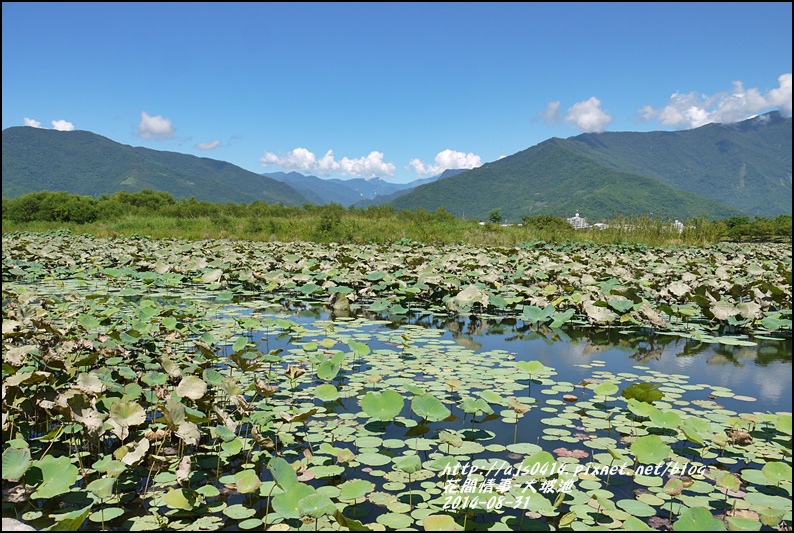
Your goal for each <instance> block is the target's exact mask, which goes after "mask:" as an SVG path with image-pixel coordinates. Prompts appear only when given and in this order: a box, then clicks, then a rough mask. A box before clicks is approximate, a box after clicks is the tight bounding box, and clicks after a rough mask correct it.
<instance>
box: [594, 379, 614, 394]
mask: <svg viewBox="0 0 794 533" xmlns="http://www.w3.org/2000/svg"><path fill="white" fill-rule="evenodd" d="M618 390H620V389H619V388H618V386H617V385H615V384H614V383H612V382H611V381H605V382H603V383H600V384H598V385H596V386H595V387H593V394H597V395H598V396H612V395H613V394H615V393H616V392H618Z"/></svg>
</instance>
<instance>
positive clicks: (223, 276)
mask: <svg viewBox="0 0 794 533" xmlns="http://www.w3.org/2000/svg"><path fill="white" fill-rule="evenodd" d="M98 244H101V245H102V246H99V247H98ZM301 247H302V248H301V250H299V251H300V252H301V253H302V254H304V255H308V256H313V257H318V258H322V257H324V256H322V255H321V254H320V252H321V251H320V250H314V249H312V248H310V247H309V246H308V245H301ZM3 248H4V251H3V254H4V255H3V261H4V268H3V273H4V274H3V275H4V283H3V385H4V395H3V405H4V412H3V437H4V448H3V478H4V481H3V489H4V492H3V494H4V496H3V513H4V516H13V517H16V518H20V519H23V520H25V521H26V522H29V523H31V524H32V525H34V526H36V527H37V528H39V529H44V528H49V527H52V526H57V527H61V528H71V529H78V528H79V529H83V530H99V529H112V530H145V529H155V530H157V529H176V530H178V529H188V530H217V529H229V530H237V529H243V530H245V529H264V528H267V529H270V530H293V529H304V530H339V529H343V530H344V529H349V530H362V528H368V529H371V530H384V529H386V530H403V529H419V530H421V529H425V530H456V529H457V530H462V529H467V530H473V529H474V530H513V531H518V530H527V529H530V530H531V529H542V530H550V529H572V530H585V529H593V528H598V527H606V528H610V529H647V528H654V529H660V530H664V529H675V530H682V529H687V528H689V529H699V530H709V529H715V528H720V527H721V528H727V527H730V528H732V529H783V528H785V527H789V526H790V524H791V518H792V517H791V509H792V504H791V495H792V484H791V446H792V437H791V435H792V429H791V410H792V400H791V395H790V391H791V387H792V383H791V381H792V379H791V377H792V369H791V353H792V345H791V332H790V314H791V313H790V287H788V288H787V287H786V283H789V284H790V273H789V274H788V276H789V277H788V278H786V270H785V268H783V267H778V266H775V265H778V263H776V262H775V261H777V257H778V256H777V255H772V252H774V253H775V254H777V253H778V252H779V250H777V249H775V250H772V251H769V250H761V252H763V253H767V254H769V255H768V256H763V257H761V258H760V259H753V260H752V263H751V264H752V265H754V266H753V268H752V269H748V270H747V272H746V273H744V274H742V276H744V277H739V278H736V280H735V282H734V283H733V284H731V283H728V282H727V281H719V282H717V281H709V282H708V283H706V282H704V283H703V284H702V285H698V282H697V280H696V279H693V278H691V277H690V278H686V280H685V281H686V283H684V282H677V283H679V285H678V286H676V287H677V288H676V291H677V292H680V294H681V300H675V298H674V297H673V296H674V294H673V292H671V291H667V289H665V288H664V286H663V284H664V280H665V279H667V280H668V281H669V278H665V277H664V276H667V274H665V272H668V271H669V268H668V269H667V270H665V269H663V268H662V267H661V266H659V265H657V266H655V267H654V271H655V272H656V273H657V274H655V275H659V276H662V277H661V278H659V279H658V280H657V279H651V278H650V277H643V278H640V277H638V278H637V280H636V281H637V283H636V284H635V285H636V288H632V289H630V290H628V289H626V288H625V287H623V286H622V285H620V284H621V283H624V284H626V285H628V284H629V281H627V280H628V279H629V278H625V279H624V280H623V281H620V280H618V279H617V278H612V277H610V276H611V275H612V274H614V272H607V273H604V274H603V276H601V278H603V279H601V278H599V279H595V278H594V277H593V276H590V275H589V274H581V275H580V274H576V275H577V276H580V277H581V279H582V283H581V284H579V285H575V286H574V285H571V287H574V289H573V290H572V292H570V293H568V292H566V291H568V289H567V288H565V286H563V285H562V284H560V286H558V285H557V284H550V283H546V282H545V281H543V283H546V284H545V285H541V284H540V283H537V284H534V282H533V283H530V282H525V283H524V285H522V286H521V287H524V288H526V290H527V291H528V292H532V291H536V290H537V291H538V292H537V293H534V292H533V294H532V295H529V296H527V295H526V294H525V295H523V296H522V295H521V294H519V292H518V290H519V289H516V287H519V286H518V285H515V284H514V285H510V286H509V287H510V288H509V290H504V287H507V285H506V284H503V283H502V282H500V280H499V279H497V278H498V276H496V275H494V274H493V269H492V265H493V259H489V256H488V255H487V254H485V253H484V252H479V251H478V252H476V253H475V254H474V255H467V256H466V257H469V259H468V260H467V261H468V262H467V263H465V265H464V266H462V267H461V269H460V270H459V273H458V274H456V276H457V277H458V278H462V277H464V276H470V277H474V276H475V274H476V276H480V275H481V276H482V278H479V279H482V280H485V281H482V282H478V283H480V284H479V285H477V284H474V283H472V284H470V285H465V284H461V283H460V282H459V281H455V283H448V282H449V280H448V279H444V280H441V279H439V280H436V281H433V280H431V275H430V274H428V275H425V274H423V273H422V272H425V271H420V274H421V276H424V277H422V278H421V281H416V280H414V279H413V278H411V276H412V275H413V274H410V273H405V271H403V270H400V271H396V270H393V271H388V272H387V270H388V269H387V268H386V266H384V265H381V264H379V267H378V268H380V269H381V270H376V271H369V273H367V272H368V271H367V270H366V268H364V267H354V265H353V264H352V262H353V261H354V259H356V258H354V257H353V255H354V253H355V254H359V255H361V256H363V257H365V258H367V260H371V256H369V255H367V254H368V252H367V250H366V249H365V248H363V247H362V248H361V249H360V250H341V249H336V251H335V253H338V254H339V257H338V258H337V259H338V260H339V262H338V263H337V266H338V265H344V266H345V267H349V269H350V270H349V272H348V273H347V274H345V276H347V277H344V276H341V275H340V274H339V271H341V267H340V268H337V267H336V266H333V268H332V265H330V264H329V265H327V267H328V268H329V270H323V269H324V268H326V266H321V265H323V263H322V262H321V261H322V259H318V260H317V261H308V262H303V259H301V257H302V256H301V255H300V254H298V253H295V254H290V255H289V257H287V256H284V257H281V256H279V259H278V260H279V261H286V262H288V263H289V264H290V265H293V266H294V267H295V269H300V270H299V271H298V270H296V272H297V273H293V274H292V277H290V276H287V275H286V274H285V272H286V269H287V267H286V266H283V265H286V264H287V263H280V264H282V267H283V268H282V269H280V270H275V267H273V265H274V264H276V263H277V261H276V260H273V262H272V263H269V265H270V266H269V268H268V269H265V268H263V269H262V270H261V271H260V270H248V271H245V272H243V271H238V270H235V267H234V264H235V263H234V262H235V261H237V260H238V259H239V260H240V261H243V260H244V262H245V264H247V265H250V264H254V263H256V262H257V261H258V260H259V259H258V258H259V257H260V256H259V255H257V254H258V253H259V252H261V250H259V249H254V248H248V247H247V245H245V246H243V245H236V244H235V245H228V243H227V244H218V245H213V248H212V250H213V251H212V253H206V254H205V255H203V256H202V255H200V252H199V249H198V248H197V246H196V245H189V244H186V243H181V244H179V245H178V246H177V245H175V244H173V243H172V244H171V245H170V248H169V247H168V246H165V245H163V244H162V243H153V242H148V241H141V242H138V241H124V242H119V241H113V242H110V243H108V242H106V241H102V242H101V243H95V242H93V241H91V240H90V239H83V240H81V239H73V238H71V237H69V238H68V239H65V240H64V241H58V240H57V239H54V240H52V241H46V242H43V241H42V240H37V239H34V238H28V237H25V238H24V239H20V240H19V241H14V242H6V238H5V237H4V247H3ZM404 248H406V251H407V252H410V253H411V254H413V255H411V260H410V261H412V262H415V263H416V266H417V268H419V269H421V268H424V267H423V266H422V264H420V261H421V258H422V257H423V256H422V253H421V252H423V251H424V249H422V250H414V249H413V248H411V247H408V246H405V247H404ZM536 248H537V246H534V247H532V248H529V251H530V252H531V251H533V250H535V249H536ZM8 250H14V252H13V253H14V254H17V255H14V256H13V257H12V252H10V251H9V252H7V251H8ZM120 250H123V253H122V252H121V251H120ZM174 250H178V252H179V254H182V255H179V256H178V257H177V259H179V258H181V259H179V261H177V260H175V259H174V258H173V257H171V256H168V255H167V254H175V253H176V252H174ZM640 251H641V252H642V254H643V256H644V257H647V259H648V261H657V260H658V258H659V257H661V254H659V253H657V252H655V251H653V252H651V251H648V250H640ZM271 252H272V250H271ZM508 252H509V253H510V254H516V255H515V257H514V256H512V255H509V254H508ZM551 252H553V250H546V249H545V248H544V250H543V253H544V254H547V253H551ZM573 252H576V253H577V254H584V253H585V251H583V250H573ZM573 252H571V251H570V250H568V251H566V252H565V253H573ZM629 252H630V251H626V252H625V253H626V254H628V253H629ZM7 253H8V255H6V254H7ZM279 253H281V252H279ZM455 253H456V254H459V253H461V252H460V251H455ZM466 253H467V254H468V253H469V252H466ZM521 253H523V252H522V250H519V251H505V253H504V254H503V262H504V264H514V265H525V266H522V267H521V268H519V269H517V270H516V274H515V276H516V279H518V277H520V278H521V279H525V280H526V279H529V278H530V277H531V276H535V275H536V274H534V273H530V270H529V267H528V266H526V265H529V264H530V262H529V261H528V260H527V261H525V260H524V259H522V256H521V255H520V254H521ZM533 253H534V252H533ZM602 253H603V251H600V252H599V254H602ZM720 253H722V252H720ZM742 253H743V254H747V256H749V255H750V253H751V251H746V252H742ZM759 253H760V252H759ZM224 254H226V255H224ZM234 254H238V255H239V256H240V257H239V258H238V259H228V257H229V256H234ZM315 254H316V255H315ZM497 255H498V254H497ZM690 255H691V256H692V257H693V258H694V259H692V261H694V262H695V263H696V264H697V265H699V266H698V268H699V269H700V270H699V272H700V274H702V275H703V276H705V275H706V274H704V272H706V269H707V267H706V266H704V265H707V264H708V265H712V264H720V261H721V259H719V257H718V258H717V260H715V261H712V260H711V259H709V258H708V257H706V256H704V255H703V254H701V253H700V252H698V253H693V252H689V251H682V252H681V257H682V258H684V257H688V256H690ZM704 257H705V258H704ZM472 258H473V259H472ZM475 259H476V261H475ZM740 259H741V260H736V261H735V262H732V263H725V261H723V263H724V264H728V265H729V266H730V269H733V270H730V269H729V268H728V267H726V266H724V264H720V266H718V267H715V271H716V270H719V269H720V268H721V269H723V270H722V271H720V273H718V274H715V276H716V277H715V278H714V279H719V280H722V279H723V278H724V275H728V274H730V275H732V273H737V272H738V271H739V269H741V268H743V267H742V265H743V264H745V263H747V262H748V260H749V259H748V257H746V256H744V255H743V256H742V257H741V258H740ZM227 260H228V261H227ZM446 260H449V257H446ZM787 260H788V263H786V259H785V256H784V257H783V260H782V262H781V263H780V265H783V266H785V265H786V264H788V265H789V266H790V252H789V255H788V259H787ZM48 261H50V262H52V263H48ZM267 261H270V260H269V259H268V260H267ZM560 261H562V260H560ZM566 261H568V262H566V263H563V262H559V263H555V265H557V266H554V265H551V266H549V264H548V263H545V264H546V265H547V267H546V268H547V272H548V273H552V272H554V275H559V276H561V277H560V278H559V279H562V277H566V278H567V279H568V280H569V281H566V283H568V282H570V283H574V282H573V281H570V280H571V279H572V277H573V276H574V274H575V272H576V269H575V268H574V267H575V266H576V265H577V264H579V265H583V264H585V263H587V261H586V258H585V257H583V256H581V257H580V256H576V257H572V258H570V259H567V260H566ZM574 261H575V262H574ZM681 261H683V259H681ZM629 262H630V260H629V259H628V258H627V259H626V262H625V263H621V264H625V265H628V264H629ZM166 263H168V264H166ZM679 263H681V262H680V261H679ZM654 264H655V263H654ZM671 264H673V263H671ZM681 264H683V263H681ZM731 265H732V266H731ZM762 267H763V268H762ZM767 267H768V270H764V268H767ZM251 268H252V269H253V267H251ZM464 268H465V269H469V270H463V269H464ZM577 268H578V267H577ZM675 268H683V267H681V266H680V264H679V266H676V267H675ZM708 268H711V266H709V267H708ZM729 270H730V271H729ZM789 271H790V268H789ZM541 274H543V275H542V276H540V278H538V279H541V278H542V279H549V277H548V275H547V274H544V273H541ZM538 275H539V274H538ZM232 276H235V277H232ZM432 276H436V277H438V276H437V274H432ZM544 276H545V277H544ZM586 276H589V277H590V278H593V279H592V280H591V279H585V278H586ZM354 278H355V279H354ZM643 280H644V281H643ZM787 280H788V281H787ZM343 281H344V282H345V283H347V285H343V284H342V282H343ZM745 282H746V285H742V284H743V283H745ZM683 285H686V286H687V287H688V289H687V287H684V286H683ZM706 285H708V286H706ZM441 287H443V291H442V289H441ZM577 287H578V288H577ZM649 287H652V290H651V289H649ZM519 288H520V287H519ZM701 288H702V290H701ZM486 289H488V290H486ZM689 289H692V290H691V292H690V291H689ZM554 291H560V292H559V294H560V296H559V297H558V298H557V299H556V300H554V301H550V300H544V298H546V297H547V296H548V297H549V298H552V297H553V296H554V294H555V293H554ZM588 291H591V292H592V291H595V292H598V295H595V296H594V295H592V294H590V292H588ZM640 291H645V292H642V293H641V292H640ZM720 291H722V292H720ZM753 291H756V292H757V293H758V294H759V296H758V298H757V300H758V301H759V302H761V303H758V304H753V302H751V301H750V300H749V299H748V298H749V297H748V296H747V295H748V294H752V293H753ZM786 291H788V292H786ZM541 293H542V294H541ZM732 293H735V294H736V295H737V296H735V297H729V296H728V294H732ZM581 294H590V295H587V296H584V297H582V296H581ZM625 295H628V296H625ZM655 296H659V297H660V300H659V301H657V302H655V303H654V305H655V308H653V309H650V308H649V307H647V306H648V302H649V301H650V300H649V298H651V297H655ZM717 297H719V298H721V299H720V300H717ZM527 298H528V299H527ZM583 298H585V299H583ZM632 298H634V299H632ZM730 298H735V303H729V299H730ZM340 300H341V302H340ZM635 300H636V301H635ZM712 300H714V301H712ZM522 301H523V302H525V303H520V302H522ZM529 301H531V302H534V303H531V304H530V303H529ZM555 302H556V303H555ZM686 302H688V303H686ZM715 302H716V303H715ZM751 304H752V305H751ZM761 304H763V305H764V306H766V307H765V308H764V309H763V310H762V309H761V307H760V306H761ZM754 305H757V306H758V308H756V307H754ZM566 306H567V307H566ZM786 306H787V307H786ZM643 317H645V318H643ZM720 317H724V318H720ZM640 319H642V320H640ZM646 319H647V320H646ZM646 322H650V323H646ZM661 324H663V325H664V327H662V326H661ZM781 524H782V525H781Z"/></svg>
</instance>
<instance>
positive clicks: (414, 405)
mask: <svg viewBox="0 0 794 533" xmlns="http://www.w3.org/2000/svg"><path fill="white" fill-rule="evenodd" d="M411 410H412V411H413V412H414V413H416V415H417V416H421V417H422V418H424V419H425V420H427V421H429V422H439V421H441V420H444V419H445V418H447V417H448V416H449V415H451V414H452V413H451V412H450V410H449V409H447V408H446V407H445V406H444V404H443V403H441V401H440V400H439V399H438V398H436V397H435V396H433V395H432V394H420V395H419V396H414V398H413V399H412V400H411Z"/></svg>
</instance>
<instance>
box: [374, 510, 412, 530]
mask: <svg viewBox="0 0 794 533" xmlns="http://www.w3.org/2000/svg"><path fill="white" fill-rule="evenodd" d="M375 520H376V522H378V523H379V524H383V525H384V526H386V527H387V528H390V529H398V530H399V529H405V528H407V527H408V526H410V525H411V524H413V522H414V520H413V518H411V517H410V516H408V515H404V514H398V513H386V514H382V515H380V516H378V518H376V519H375Z"/></svg>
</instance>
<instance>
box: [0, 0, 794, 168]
mask: <svg viewBox="0 0 794 533" xmlns="http://www.w3.org/2000/svg"><path fill="white" fill-rule="evenodd" d="M2 9H3V13H2V14H3V19H2V24H3V33H2V39H3V48H2V56H3V63H2V69H3V75H2V100H3V115H2V121H3V126H2V127H3V129H5V128H8V127H11V126H23V125H32V126H37V127H42V128H48V129H53V128H55V129H61V130H69V129H78V130H88V131H91V132H94V133H97V134H99V135H103V136H105V137H108V138H110V139H112V140H114V141H116V142H119V143H122V144H129V145H132V146H144V147H147V148H153V149H156V150H167V151H174V152H181V153H186V154H193V155H197V156H201V157H209V158H213V159H220V160H223V161H228V162H231V163H233V164H235V165H238V166H240V167H242V168H244V169H246V170H250V171H253V172H257V173H264V172H276V171H293V170H294V171H298V172H301V173H303V174H313V175H316V176H321V177H338V178H352V177H366V178H370V177H374V176H380V177H383V178H384V179H387V180H389V181H394V182H408V181H411V180H414V179H417V178H423V177H428V176H431V175H434V174H438V173H440V172H441V171H443V170H444V169H445V168H472V167H474V166H479V165H481V164H483V163H486V162H489V161H494V160H496V159H499V158H501V157H504V156H509V155H512V154H514V153H516V152H519V151H521V150H524V149H526V148H529V147H530V146H534V145H536V144H538V143H540V142H542V141H544V140H546V139H549V138H551V137H571V136H574V135H578V134H580V133H583V132H598V131H652V130H677V129H690V128H693V127H698V126H701V125H703V124H706V123H709V122H735V121H737V120H742V119H744V118H746V117H748V116H751V115H753V114H757V113H763V112H766V111H770V110H773V109H778V110H781V112H783V113H785V114H787V115H789V116H790V115H791V72H792V66H791V49H792V31H791V27H792V12H791V11H792V8H791V3H789V2H785V3H784V2H780V3H749V2H740V3H734V2H726V3H386V4H384V3H371V4H367V3H364V4H361V3H99V4H94V3H21V2H4V3H3V6H2Z"/></svg>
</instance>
